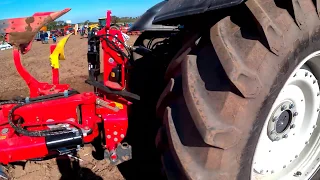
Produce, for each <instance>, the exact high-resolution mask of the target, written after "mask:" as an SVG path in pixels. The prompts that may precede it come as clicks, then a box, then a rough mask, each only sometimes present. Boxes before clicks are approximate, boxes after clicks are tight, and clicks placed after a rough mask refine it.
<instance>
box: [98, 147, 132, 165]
mask: <svg viewBox="0 0 320 180" xmlns="http://www.w3.org/2000/svg"><path fill="white" fill-rule="evenodd" d="M104 158H105V159H109V160H110V164H112V165H119V164H121V163H123V162H125V161H129V160H130V159H132V148H131V146H130V145H129V144H128V143H122V144H120V143H119V144H118V146H117V148H116V149H115V150H114V151H110V152H109V151H105V152H104Z"/></svg>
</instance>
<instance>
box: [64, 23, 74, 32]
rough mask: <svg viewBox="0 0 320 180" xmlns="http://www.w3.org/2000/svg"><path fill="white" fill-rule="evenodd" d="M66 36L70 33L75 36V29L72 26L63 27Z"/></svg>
mask: <svg viewBox="0 0 320 180" xmlns="http://www.w3.org/2000/svg"><path fill="white" fill-rule="evenodd" d="M63 30H64V34H67V32H68V31H69V33H70V34H74V28H73V27H72V26H71V25H66V26H64V27H63Z"/></svg>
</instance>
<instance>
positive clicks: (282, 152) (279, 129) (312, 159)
mask: <svg viewBox="0 0 320 180" xmlns="http://www.w3.org/2000/svg"><path fill="white" fill-rule="evenodd" d="M319 56H320V51H317V52H315V53H312V54H310V55H309V56H308V57H306V58H305V59H304V60H303V61H302V62H301V63H300V64H299V65H298V67H297V68H296V69H295V70H294V72H293V73H292V74H291V75H290V77H289V79H288V80H287V81H286V83H285V85H284V87H283V88H282V89H281V91H280V93H279V95H278V97H277V99H276V100H275V102H274V104H273V106H272V108H271V111H270V112H269V114H268V116H267V119H266V121H265V123H264V126H263V128H262V131H261V134H260V137H259V140H258V143H257V146H256V149H255V153H254V157H253V161H252V166H251V167H252V168H251V179H290V180H291V179H310V178H311V177H312V176H313V175H314V173H315V172H316V171H317V169H318V167H319V165H320V128H319V127H317V124H319V123H318V122H319V121H320V118H319V117H318V115H319V111H320V109H319V108H320V90H319V84H318V81H317V78H320V77H319V76H320V57H319ZM317 64H319V65H317ZM310 67H312V68H310ZM311 69H312V70H311Z"/></svg>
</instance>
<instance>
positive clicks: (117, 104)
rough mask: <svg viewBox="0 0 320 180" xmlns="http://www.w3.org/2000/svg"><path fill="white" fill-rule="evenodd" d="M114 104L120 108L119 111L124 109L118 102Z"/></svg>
mask: <svg viewBox="0 0 320 180" xmlns="http://www.w3.org/2000/svg"><path fill="white" fill-rule="evenodd" d="M114 104H115V105H116V106H117V107H118V108H119V109H123V105H122V104H120V103H117V102H114Z"/></svg>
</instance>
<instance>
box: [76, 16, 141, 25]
mask: <svg viewBox="0 0 320 180" xmlns="http://www.w3.org/2000/svg"><path fill="white" fill-rule="evenodd" d="M138 19H139V17H118V16H111V23H112V24H120V23H121V24H123V23H134V22H136V20H138ZM98 23H99V22H98V19H97V21H89V20H86V21H84V22H81V23H78V24H80V25H87V24H88V25H91V24H98Z"/></svg>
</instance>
